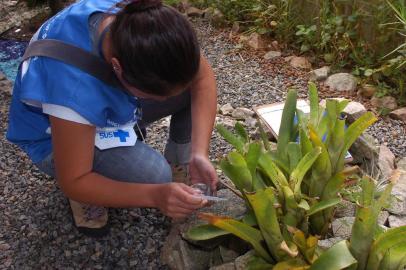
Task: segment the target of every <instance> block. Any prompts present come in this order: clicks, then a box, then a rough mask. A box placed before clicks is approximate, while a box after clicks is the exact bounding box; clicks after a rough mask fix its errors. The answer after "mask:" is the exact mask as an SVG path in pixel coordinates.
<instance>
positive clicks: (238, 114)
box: [231, 107, 255, 120]
mask: <svg viewBox="0 0 406 270" xmlns="http://www.w3.org/2000/svg"><path fill="white" fill-rule="evenodd" d="M254 114H255V113H254V111H252V110H250V109H248V108H243V107H240V108H236V109H235V110H234V111H233V112H232V113H231V116H232V117H234V118H235V119H237V120H245V119H248V118H250V117H252V116H254Z"/></svg>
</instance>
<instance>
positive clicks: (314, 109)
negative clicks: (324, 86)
mask: <svg viewBox="0 0 406 270" xmlns="http://www.w3.org/2000/svg"><path fill="white" fill-rule="evenodd" d="M308 87H309V100H310V123H311V124H312V126H314V127H317V126H318V125H319V122H318V121H319V119H320V117H319V95H318V93H317V86H316V84H315V83H313V82H309V86H308Z"/></svg>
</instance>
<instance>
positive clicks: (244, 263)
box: [234, 250, 255, 270]
mask: <svg viewBox="0 0 406 270" xmlns="http://www.w3.org/2000/svg"><path fill="white" fill-rule="evenodd" d="M253 255H255V251H254V250H250V251H248V252H247V253H245V254H244V255H242V256H240V257H238V258H237V259H236V260H235V262H234V264H235V269H236V270H246V269H248V263H249V261H250V259H251V257H252V256H253Z"/></svg>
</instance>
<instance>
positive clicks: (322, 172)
mask: <svg viewBox="0 0 406 270" xmlns="http://www.w3.org/2000/svg"><path fill="white" fill-rule="evenodd" d="M309 135H310V140H311V141H312V142H313V145H314V146H315V147H320V148H321V153H320V155H319V157H318V158H317V159H316V161H315V162H314V165H313V167H312V176H311V182H310V191H309V195H310V196H311V197H320V196H321V194H322V192H323V190H324V187H325V185H326V183H327V181H328V179H330V177H331V162H330V156H329V154H328V151H327V149H326V146H325V144H324V143H323V142H322V140H321V138H320V137H319V136H318V135H317V134H316V132H315V131H314V129H313V128H312V127H311V126H309Z"/></svg>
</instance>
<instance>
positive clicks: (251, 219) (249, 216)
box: [242, 209, 258, 227]
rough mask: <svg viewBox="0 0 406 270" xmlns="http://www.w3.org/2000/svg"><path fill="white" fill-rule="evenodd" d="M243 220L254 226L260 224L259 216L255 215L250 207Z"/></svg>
mask: <svg viewBox="0 0 406 270" xmlns="http://www.w3.org/2000/svg"><path fill="white" fill-rule="evenodd" d="M242 222H244V223H245V224H247V225H249V226H251V227H253V226H257V225H258V221H257V218H256V216H255V213H254V212H253V211H252V210H251V209H250V210H249V211H248V213H247V214H246V215H245V216H244V217H243V218H242Z"/></svg>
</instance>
